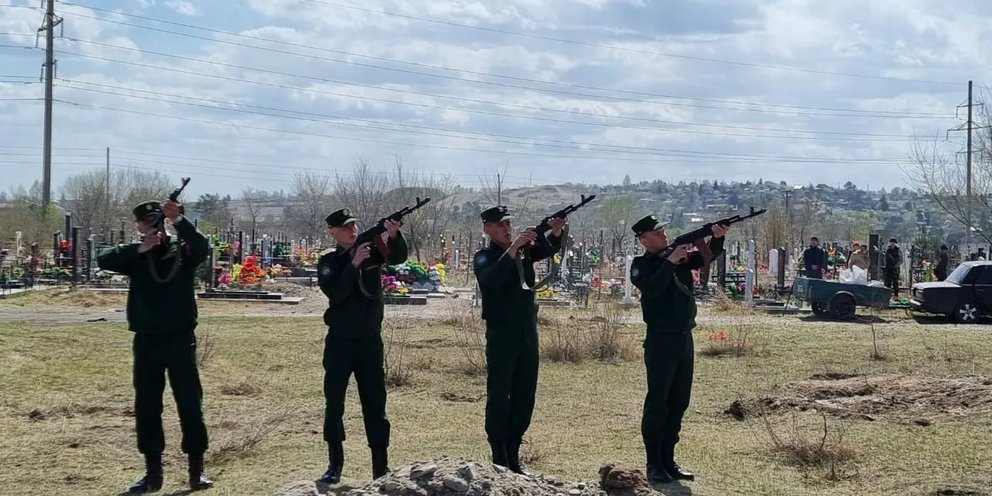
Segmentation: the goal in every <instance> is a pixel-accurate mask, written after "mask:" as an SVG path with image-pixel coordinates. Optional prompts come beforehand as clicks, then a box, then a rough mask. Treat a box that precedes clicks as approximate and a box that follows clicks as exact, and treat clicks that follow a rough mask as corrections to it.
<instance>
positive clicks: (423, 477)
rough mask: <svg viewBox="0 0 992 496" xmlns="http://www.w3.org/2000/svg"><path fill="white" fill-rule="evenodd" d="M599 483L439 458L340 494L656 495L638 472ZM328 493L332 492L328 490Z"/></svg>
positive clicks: (606, 475) (291, 495)
mask: <svg viewBox="0 0 992 496" xmlns="http://www.w3.org/2000/svg"><path fill="white" fill-rule="evenodd" d="M599 472H600V480H601V484H602V485H601V484H600V483H595V482H564V481H559V480H557V479H554V478H552V477H547V476H544V475H536V476H532V477H529V476H524V475H520V474H516V473H513V472H510V471H509V470H507V469H506V468H504V467H501V466H499V465H493V464H492V463H478V462H473V461H469V460H464V459H460V458H449V457H439V458H435V459H432V460H425V461H419V462H415V463H412V464H410V465H404V466H401V467H397V468H395V469H394V470H393V472H392V473H390V474H388V475H386V476H384V477H380V478H379V479H376V480H374V481H372V482H371V483H370V484H368V485H366V486H364V487H360V488H354V489H350V490H348V491H346V492H341V493H340V494H345V495H348V496H371V495H376V494H378V495H382V494H385V495H390V496H414V495H416V496H449V495H462V496H489V495H516V496H564V495H567V496H593V495H595V496H605V495H611V496H647V495H650V494H657V493H655V492H654V491H653V490H652V489H651V486H650V485H649V484H648V482H647V480H646V478H645V477H644V474H643V473H642V472H641V471H639V470H623V469H618V468H617V467H616V466H614V465H606V466H604V467H602V468H601V469H600V470H599ZM275 494H276V496H315V495H318V494H320V493H319V491H317V488H316V487H315V486H314V485H313V483H308V482H297V483H295V484H291V485H289V486H286V487H285V488H284V489H282V490H280V491H278V492H276V493H275ZM331 494H338V493H337V492H335V491H333V488H332V492H331Z"/></svg>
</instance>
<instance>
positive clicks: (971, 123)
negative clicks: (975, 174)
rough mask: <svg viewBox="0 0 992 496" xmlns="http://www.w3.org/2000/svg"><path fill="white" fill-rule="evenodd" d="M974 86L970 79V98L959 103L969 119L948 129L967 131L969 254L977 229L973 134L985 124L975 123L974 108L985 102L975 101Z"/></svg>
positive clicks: (967, 228)
mask: <svg viewBox="0 0 992 496" xmlns="http://www.w3.org/2000/svg"><path fill="white" fill-rule="evenodd" d="M974 86H975V85H974V83H973V82H972V81H968V100H967V101H966V102H965V103H962V104H961V105H958V107H957V108H959V109H961V108H967V109H968V119H967V120H966V121H965V122H964V123H962V124H960V125H958V126H956V127H953V128H951V129H949V130H948V133H950V132H952V131H965V133H966V138H965V149H964V152H963V153H964V154H965V195H966V204H967V207H966V213H965V220H966V222H967V225H966V229H965V244H966V246H967V250H968V253H969V254H970V253H971V231H972V230H973V229H975V222H974V219H973V217H972V211H973V208H972V194H971V178H972V172H971V169H972V168H971V164H972V155H973V154H974V147H973V146H972V135H973V134H974V132H975V130H977V129H981V128H983V126H978V125H977V124H976V123H975V119H974V117H975V112H974V110H975V107H980V106H983V105H984V103H983V102H976V101H975V97H974Z"/></svg>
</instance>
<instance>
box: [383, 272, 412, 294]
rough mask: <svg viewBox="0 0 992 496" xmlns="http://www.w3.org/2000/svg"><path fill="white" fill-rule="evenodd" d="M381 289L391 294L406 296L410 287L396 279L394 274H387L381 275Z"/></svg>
mask: <svg viewBox="0 0 992 496" xmlns="http://www.w3.org/2000/svg"><path fill="white" fill-rule="evenodd" d="M382 291H383V293H385V294H387V295H391V296H397V295H398V296H406V295H407V294H409V293H410V289H409V288H407V287H406V286H405V285H404V284H403V282H402V281H400V280H398V279H397V278H396V276H391V275H387V274H383V275H382Z"/></svg>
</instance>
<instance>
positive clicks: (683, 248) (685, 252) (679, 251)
mask: <svg viewBox="0 0 992 496" xmlns="http://www.w3.org/2000/svg"><path fill="white" fill-rule="evenodd" d="M688 256H689V245H678V246H676V247H675V249H674V250H672V253H671V255H668V261H669V262H672V263H673V264H676V265H677V264H679V263H681V262H682V261H683V260H685V258H686V257H688Z"/></svg>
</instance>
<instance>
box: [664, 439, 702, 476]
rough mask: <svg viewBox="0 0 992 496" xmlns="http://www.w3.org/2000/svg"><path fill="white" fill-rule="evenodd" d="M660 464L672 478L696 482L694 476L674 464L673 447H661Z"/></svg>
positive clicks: (669, 445)
mask: <svg viewBox="0 0 992 496" xmlns="http://www.w3.org/2000/svg"><path fill="white" fill-rule="evenodd" d="M661 464H662V466H664V467H665V471H666V472H668V473H669V474H670V475H671V476H672V477H674V478H676V479H680V480H690V481H691V480H696V474H694V473H692V472H689V471H688V470H685V469H684V468H682V467H680V466H679V464H678V463H676V462H675V445H673V444H665V445H663V446H662V447H661Z"/></svg>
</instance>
